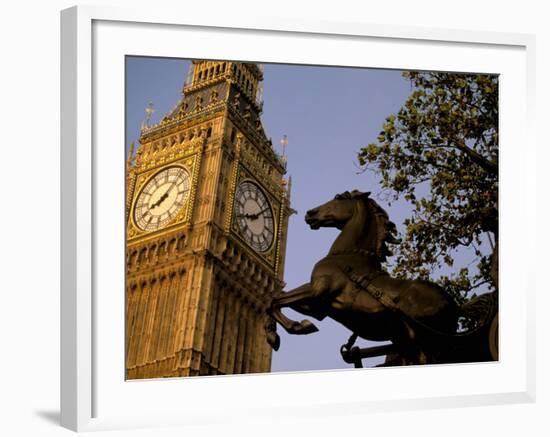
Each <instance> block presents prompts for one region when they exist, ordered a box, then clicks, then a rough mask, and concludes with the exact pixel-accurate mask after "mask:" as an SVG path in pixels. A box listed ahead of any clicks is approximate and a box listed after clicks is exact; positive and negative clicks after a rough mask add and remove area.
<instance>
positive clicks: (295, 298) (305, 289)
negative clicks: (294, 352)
mask: <svg viewBox="0 0 550 437" xmlns="http://www.w3.org/2000/svg"><path fill="white" fill-rule="evenodd" d="M314 295H315V292H314V290H313V289H312V287H311V284H309V283H307V284H304V285H301V286H300V287H298V288H295V289H294V290H292V291H289V292H287V293H281V294H279V295H278V296H275V297H274V298H273V301H272V304H271V309H270V311H269V312H270V314H271V316H272V317H273V318H274V319H275V320H276V321H277V323H279V324H280V325H281V326H282V327H283V328H284V329H285V331H286V332H288V333H289V334H296V335H303V334H311V333H312V332H316V331H318V329H317V327H316V326H315V325H314V324H313V323H311V322H310V321H309V320H302V321H301V322H297V321H295V320H291V319H289V318H288V317H286V316H285V315H284V314H283V313H282V312H281V307H284V306H295V305H296V304H298V303H299V302H300V301H302V300H306V299H308V298H310V297H312V296H314Z"/></svg>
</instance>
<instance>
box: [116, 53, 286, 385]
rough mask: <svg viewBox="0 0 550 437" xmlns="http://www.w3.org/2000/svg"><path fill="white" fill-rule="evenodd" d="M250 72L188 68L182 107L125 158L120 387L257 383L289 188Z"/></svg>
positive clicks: (254, 70)
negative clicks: (252, 378) (208, 379)
mask: <svg viewBox="0 0 550 437" xmlns="http://www.w3.org/2000/svg"><path fill="white" fill-rule="evenodd" d="M262 79H263V73H262V70H261V68H260V67H259V66H258V65H257V64H252V63H238V62H224V61H193V63H192V65H191V68H190V71H189V76H188V80H187V81H186V83H185V85H184V88H183V98H182V99H181V100H180V102H179V103H178V105H177V106H176V108H175V109H174V110H173V111H172V112H170V113H169V114H167V115H166V116H165V117H164V118H163V119H162V120H161V121H160V122H159V123H158V124H156V125H152V126H149V125H144V126H143V128H142V133H141V137H140V139H139V147H138V149H137V151H136V153H135V155H134V153H133V152H132V153H130V155H129V157H128V171H127V187H126V195H127V196H126V198H127V202H126V216H127V251H126V253H127V281H126V282H127V289H126V310H127V312H126V370H127V375H126V376H127V378H128V379H138V378H157V377H174V376H188V375H217V374H234V373H250V372H268V371H269V370H270V367H271V348H270V346H269V345H268V343H267V341H266V333H265V329H264V325H265V323H266V317H267V316H266V309H267V308H268V306H269V304H270V301H271V296H272V295H273V293H275V292H277V291H278V290H280V289H281V286H282V277H283V276H282V275H283V267H284V253H285V242H286V232H287V224H288V216H289V213H290V211H291V210H290V204H289V202H290V199H289V187H288V186H287V184H286V181H285V179H284V174H285V163H284V161H283V160H282V159H281V158H280V157H279V156H278V155H277V154H276V153H275V152H274V150H273V147H272V144H271V141H270V140H269V139H268V138H267V137H266V135H265V132H264V129H263V126H262V123H261V120H260V114H261V111H262V102H261V81H262Z"/></svg>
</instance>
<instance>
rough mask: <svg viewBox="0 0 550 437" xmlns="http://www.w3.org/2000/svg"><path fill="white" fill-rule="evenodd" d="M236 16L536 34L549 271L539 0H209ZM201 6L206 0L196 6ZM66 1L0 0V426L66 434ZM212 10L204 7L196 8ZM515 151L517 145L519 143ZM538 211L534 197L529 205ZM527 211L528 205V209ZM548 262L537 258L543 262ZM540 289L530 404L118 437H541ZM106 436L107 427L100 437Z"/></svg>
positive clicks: (543, 232) (543, 352) (549, 53)
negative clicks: (62, 407) (62, 413)
mask: <svg viewBox="0 0 550 437" xmlns="http://www.w3.org/2000/svg"><path fill="white" fill-rule="evenodd" d="M213 1H214V3H218V4H219V8H220V9H219V10H220V11H221V12H223V13H224V14H225V15H227V16H228V17H231V16H235V15H236V14H241V13H243V14H246V15H248V16H251V17H253V16H254V15H263V16H266V15H267V16H269V15H275V16H280V17H288V18H292V17H297V18H299V17H305V16H307V17H309V18H312V19H323V20H337V21H351V22H356V21H364V22H371V23H380V24H383V23H391V24H406V25H411V24H414V25H418V26H429V27H450V28H458V29H474V30H478V29H483V30H495V31H504V32H523V33H536V35H537V49H538V52H537V78H538V83H537V128H538V132H539V135H538V136H539V140H538V141H539V151H538V152H539V154H538V158H537V166H538V169H537V171H538V179H539V184H538V186H539V190H538V199H539V202H538V207H539V209H538V211H537V213H538V216H539V228H540V229H539V231H538V236H539V238H540V240H539V241H538V245H539V253H538V255H537V254H534V253H533V254H525V255H526V256H529V257H531V258H532V259H533V262H534V263H537V265H538V271H539V272H541V274H540V276H541V277H543V275H544V272H545V271H547V268H546V263H545V261H546V259H547V251H544V250H542V249H540V248H541V247H550V239H549V237H548V234H549V233H548V232H547V229H546V226H545V225H546V223H547V220H544V218H545V217H546V216H547V215H546V214H545V213H546V212H547V211H548V208H547V206H546V205H545V204H543V199H545V198H547V197H548V195H547V193H548V188H549V186H548V177H547V174H548V171H545V170H546V168H545V167H543V166H545V164H546V163H547V162H548V157H549V152H548V147H546V148H543V146H547V144H546V143H547V141H545V140H546V138H547V136H546V135H544V131H543V126H546V125H547V120H548V119H549V118H550V113H549V111H548V106H547V105H548V101H549V99H550V93H549V86H548V79H547V78H548V71H550V68H549V67H550V28H549V27H548V17H549V14H548V12H546V11H545V8H544V2H542V1H531V0H524V1H522V2H517V1H514V2H505V1H488V0H461V1H460V2H441V1H429V0H416V1H414V2H411V1H407V0H392V1H391V2H382V1H379V2H365V1H358V2H354V1H351V0H343V1H338V2H335V1H330V2H328V1H316V2H311V3H308V2H302V3H299V2H297V1H295V0H294V1H292V0H276V1H272V2H264V3H262V2H259V1H246V0H234V1H231V2H226V1H222V0H213ZM95 3H97V4H110V5H133V6H142V7H145V8H147V7H149V8H152V7H161V6H164V7H166V6H170V5H171V4H174V5H178V4H179V5H182V6H180V7H183V8H186V9H188V10H192V11H193V12H194V13H197V11H200V10H201V2H181V1H178V2H175V1H174V2H169V1H161V0H157V1H155V2H152V1H114V0H113V1H96V2H95ZM205 3H206V2H205ZM72 5H73V2H71V1H64V0H52V1H48V2H44V1H42V2H41V1H37V0H27V1H21V2H12V3H5V4H3V8H2V13H1V15H0V23H1V25H0V32H1V38H0V48H1V51H0V53H1V57H0V63H1V68H0V84H1V88H0V89H1V90H2V91H1V93H0V120H2V129H3V134H2V137H1V140H0V144H1V145H0V165H1V170H0V179H1V183H0V230H1V234H0V275H1V276H0V284H1V285H0V293H1V294H0V350H1V351H2V352H1V353H0V376H1V377H2V382H1V383H0V429H1V431H0V433H1V434H2V435H6V436H19V435H26V436H38V435H40V436H58V435H68V434H69V433H70V431H67V430H64V429H62V428H60V427H59V425H58V417H59V408H58V405H59V390H58V387H59V370H58V369H59V321H58V320H59V10H60V9H63V8H66V7H69V6H72ZM211 10H212V6H210V5H208V6H205V7H204V13H205V14H207V13H209V11H211ZM518 153H521V145H518ZM533 208H535V205H533ZM534 211H535V210H534V209H533V212H534ZM545 258H546V259H545ZM541 282H542V280H541V279H539V285H538V300H537V312H538V318H537V323H538V331H537V347H538V363H537V368H538V375H537V377H538V381H537V386H538V396H537V402H536V403H535V404H529V405H513V406H499V407H480V408H468V409H441V410H431V411H421V412H401V413H391V414H390V413H380V414H371V415H368V416H346V417H325V418H303V419H293V420H289V421H278V422H275V423H270V424H268V425H266V426H263V427H262V428H261V429H257V425H254V426H252V425H247V424H242V425H240V426H238V427H237V426H231V427H230V426H224V427H221V426H219V427H217V428H209V429H204V428H195V429H192V430H181V429H179V430H177V429H165V430H162V431H159V430H141V431H117V434H116V435H120V436H126V435H127V436H130V435H132V436H133V435H136V436H139V435H143V436H149V435H151V436H153V435H154V436H157V435H161V436H164V435H167V436H169V435H178V436H181V435H182V434H185V435H192V436H195V435H216V436H217V435H224V436H232V435H239V436H245V435H246V436H248V435H250V436H257V435H262V436H266V437H267V436H275V435H284V434H287V435H289V436H294V435H300V434H302V435H308V436H309V435H316V436H325V435H326V436H329V435H334V434H337V435H339V436H344V435H348V434H349V435H376V436H380V435H384V434H389V435H407V436H408V435H412V436H416V435H419V436H425V435H428V436H432V435H434V436H435V435H440V434H443V435H445V437H452V436H461V437H464V436H465V435H472V436H479V435H495V436H497V435H498V436H508V435H510V436H512V435H514V436H516V435H529V436H542V435H549V434H548V432H549V430H550V424H549V423H548V417H547V416H548V412H549V411H550V384H549V378H548V374H547V372H550V366H549V365H548V363H549V360H548V358H549V344H550V342H549V341H548V333H549V332H550V324H549V321H548V320H549V319H550V317H548V316H547V314H548V313H547V311H550V299H549V298H548V293H547V290H546V288H547V287H546V286H545V284H542V285H541ZM101 434H111V433H101Z"/></svg>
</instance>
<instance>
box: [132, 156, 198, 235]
mask: <svg viewBox="0 0 550 437" xmlns="http://www.w3.org/2000/svg"><path fill="white" fill-rule="evenodd" d="M190 189H191V176H190V175H189V172H188V171H187V170H186V169H185V168H183V167H170V168H166V169H164V170H162V171H160V172H158V173H157V174H156V175H155V176H153V177H152V178H151V179H150V180H149V182H147V184H146V185H145V186H144V187H143V189H142V190H141V193H140V194H139V196H138V198H137V201H136V204H135V207H134V221H135V223H136V225H137V226H138V227H139V228H140V229H141V230H143V231H155V230H157V229H160V228H162V227H163V226H166V225H167V224H168V223H170V222H171V221H172V220H173V219H174V218H175V217H176V214H177V213H178V212H179V211H180V210H181V209H182V208H183V206H184V205H185V203H186V202H187V199H188V198H189V191H190Z"/></svg>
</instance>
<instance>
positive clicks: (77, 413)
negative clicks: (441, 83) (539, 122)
mask: <svg viewBox="0 0 550 437" xmlns="http://www.w3.org/2000/svg"><path fill="white" fill-rule="evenodd" d="M61 26H62V28H61V55H62V56H61V88H62V94H61V104H62V113H61V119H62V130H61V141H62V144H61V151H62V153H61V172H62V174H61V220H62V222H61V251H62V258H61V265H62V270H61V298H62V299H61V354H62V355H61V423H62V425H63V426H65V427H67V428H70V429H73V430H78V431H83V430H98V429H113V428H129V427H143V426H165V425H192V424H205V423H223V422H229V421H231V422H234V421H238V420H245V419H246V420H248V421H250V420H251V417H250V411H252V412H254V418H253V419H252V420H258V421H262V420H265V419H266V418H269V417H271V418H273V417H276V416H281V415H283V416H292V415H294V416H295V415H302V414H304V415H305V414H308V415H312V414H313V415H326V414H341V413H344V412H345V413H357V414H363V413H366V412H369V411H370V412H372V411H396V410H402V409H417V408H434V407H442V406H449V407H454V406H475V405H486V404H504V403H518V402H532V401H533V400H534V398H535V372H534V362H535V358H534V354H535V351H534V317H535V310H534V307H533V305H534V304H533V302H534V299H532V295H533V294H534V285H533V280H530V279H528V278H529V277H533V276H532V275H531V274H532V272H531V269H532V267H531V266H529V265H528V264H527V262H526V261H525V260H520V259H518V255H517V253H519V252H521V251H529V250H530V247H531V245H532V244H533V241H534V235H533V234H534V230H535V226H534V225H532V226H529V224H533V223H534V216H531V215H529V212H528V208H518V207H517V206H515V207H513V205H512V202H511V200H512V199H521V202H529V201H531V202H532V203H534V196H535V190H534V186H535V175H534V174H533V172H532V171H531V170H528V165H529V164H530V163H532V162H533V160H534V153H535V152H534V150H535V144H534V138H533V127H532V123H533V114H532V111H533V102H534V77H533V75H534V37H533V36H530V35H519V34H505V33H489V32H466V31H454V30H449V29H447V30H445V29H423V28H414V27H393V26H383V25H380V26H374V25H371V24H369V25H366V24H362V23H336V22H313V21H307V20H302V21H299V22H296V21H292V22H291V21H286V20H284V19H274V18H260V19H257V20H254V22H249V21H246V19H243V21H241V22H237V21H235V20H232V21H231V22H226V21H225V20H224V19H223V17H221V18H220V17H215V16H209V17H205V16H201V17H193V16H189V15H188V14H186V13H185V11H182V12H178V11H177V10H176V11H162V10H157V9H152V10H147V11H139V10H125V9H116V8H107V7H91V6H86V7H81V6H79V7H73V8H70V9H67V10H64V11H63V12H62V14H61ZM175 36H178V37H179V36H181V37H182V38H183V37H185V38H188V39H191V40H194V43H193V44H191V45H190V46H189V47H187V48H185V51H184V50H183V48H182V47H177V45H176V44H173V43H170V42H169V41H173V39H174V37H175ZM275 42H276V43H275ZM243 43H244V44H243ZM364 48H368V50H369V60H366V59H365V57H364V54H363V55H361V56H359V55H358V54H357V53H358V52H361V53H364V51H363V49H364ZM125 54H131V55H144V56H172V57H186V58H213V59H215V58H225V59H241V60H247V59H250V60H259V61H266V62H289V63H296V62H300V63H316V64H326V65H332V64H336V65H356V66H371V67H383V68H411V69H413V68H414V69H444V70H453V71H483V72H489V73H498V74H500V75H501V139H502V149H501V150H502V152H501V163H500V165H501V174H502V177H501V179H502V184H501V198H502V202H501V243H500V253H501V268H500V271H501V279H500V280H501V284H502V290H501V292H500V293H501V296H500V299H501V302H500V318H501V325H500V332H501V344H500V346H501V350H500V361H499V362H498V363H482V364H469V365H455V366H418V367H412V368H391V369H373V371H370V370H366V371H361V370H357V371H356V370H350V371H334V372H305V373H297V374H291V373H289V374H276V375H250V376H232V377H213V378H187V379H174V380H169V381H167V380H162V381H136V382H131V381H127V382H125V381H124V374H123V371H122V370H123V368H124V362H123V360H121V359H120V357H121V356H123V354H124V350H123V344H124V343H123V342H122V343H120V335H121V332H122V333H123V330H122V331H121V326H123V320H122V319H123V314H124V312H120V309H121V308H123V306H122V302H123V299H124V286H123V284H124V282H123V279H124V278H123V276H124V268H123V260H124V256H123V254H124V250H125V249H124V244H120V242H121V241H123V238H124V236H123V229H124V228H123V226H119V225H120V222H119V220H120V219H122V217H123V206H122V205H123V203H120V211H121V213H120V214H118V215H117V214H116V213H113V214H109V211H112V210H113V209H112V208H113V207H114V208H115V210H116V205H117V202H119V201H120V199H121V196H123V195H124V192H123V190H124V179H123V175H124V169H125V167H124V162H125V161H124V139H123V138H124V137H123V136H122V140H121V137H120V135H121V132H123V130H124V123H122V124H120V120H123V117H124V113H123V111H122V113H121V112H120V109H121V108H123V96H124V87H123V86H122V87H121V83H122V85H123V81H124V75H123V74H122V75H121V74H120V73H121V71H122V72H123V69H122V70H121V69H120V68H121V66H123V57H124V55H125ZM121 56H122V58H121ZM354 56H355V57H354ZM121 81H122V82H121ZM121 99H122V101H121ZM121 117H122V118H121ZM122 135H123V134H122ZM120 140H121V141H120ZM106 144H109V145H110V149H106V148H105V147H106ZM514 144H521V147H522V151H523V153H522V154H521V156H519V157H518V156H515V157H512V156H511V154H510V153H508V152H509V151H510V148H511V147H513V145H514ZM109 150H111V151H112V152H110V151H109ZM111 153H112V155H111ZM106 157H109V159H106ZM512 176H513V177H514V181H513V183H512V181H511V178H512ZM526 223H527V224H526ZM519 224H521V226H522V233H523V237H522V238H517V237H516V233H515V232H514V229H517V227H518V225H519ZM525 237H527V238H525ZM121 238H122V240H121ZM117 242H118V244H117ZM121 267H122V268H121ZM528 275H531V276H528ZM117 293H119V294H117ZM512 321H513V323H512ZM119 349H120V350H119ZM389 381H392V383H391V384H388V382H389ZM183 386H185V387H184V388H182V387H183ZM357 387H365V390H357ZM367 388H368V389H367ZM183 389H184V390H185V393H186V397H187V398H189V399H188V400H187V401H182V400H181V392H182V390H183ZM235 393H238V394H237V395H236V396H235ZM300 393H308V396H307V397H304V396H301V395H300ZM230 395H231V397H230ZM229 399H231V400H230V401H229ZM175 400H178V402H174V401H175ZM186 402H187V403H186ZM205 402H208V406H209V407H208V411H206V410H201V407H200V405H201V403H202V404H203V403H205Z"/></svg>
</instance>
